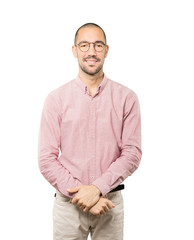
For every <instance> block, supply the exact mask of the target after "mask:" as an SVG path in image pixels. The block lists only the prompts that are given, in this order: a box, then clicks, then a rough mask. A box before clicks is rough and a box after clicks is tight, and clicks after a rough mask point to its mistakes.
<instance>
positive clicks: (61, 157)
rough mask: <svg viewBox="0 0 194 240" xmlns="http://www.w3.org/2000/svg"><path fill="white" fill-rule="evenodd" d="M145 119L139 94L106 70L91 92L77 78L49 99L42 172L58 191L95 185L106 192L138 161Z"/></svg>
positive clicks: (41, 141) (43, 124)
mask: <svg viewBox="0 0 194 240" xmlns="http://www.w3.org/2000/svg"><path fill="white" fill-rule="evenodd" d="M141 155H142V152H141V119H140V109H139V102H138V98H137V96H136V94H135V93H134V92H133V91H132V90H130V89H129V88H128V87H126V86H123V85H121V84H120V83H117V82H115V81H112V80H110V79H108V78H107V77H106V76H105V75H104V78H103V81H102V82H101V84H100V85H99V86H98V89H97V92H96V94H95V95H94V96H91V95H90V93H89V89H88V87H87V85H85V84H84V82H82V81H81V80H80V78H79V77H78V76H77V77H76V79H74V80H72V81H70V82H68V83H66V84H64V85H63V86H61V87H59V88H57V89H56V90H54V91H52V92H51V93H50V94H49V95H48V96H47V98H46V100H45V103H44V107H43V111H42V118H41V124H40V132H39V144H38V158H39V167H40V171H41V173H42V174H43V176H44V177H45V178H46V179H47V180H48V182H50V184H52V185H53V186H54V187H55V188H56V189H57V190H59V191H60V192H61V193H63V194H64V195H66V196H68V197H71V198H72V196H71V195H69V193H68V192H67V191H66V189H68V188H73V187H76V186H80V185H90V184H93V185H95V186H97V187H98V188H99V189H100V191H101V193H102V195H103V196H104V195H105V194H106V193H108V192H109V191H111V190H112V189H114V188H115V187H117V186H118V185H119V184H120V183H121V182H123V181H124V179H126V178H127V177H128V176H130V175H131V174H132V173H133V172H134V171H135V170H136V169H137V167H138V166H139V163H140V159H141Z"/></svg>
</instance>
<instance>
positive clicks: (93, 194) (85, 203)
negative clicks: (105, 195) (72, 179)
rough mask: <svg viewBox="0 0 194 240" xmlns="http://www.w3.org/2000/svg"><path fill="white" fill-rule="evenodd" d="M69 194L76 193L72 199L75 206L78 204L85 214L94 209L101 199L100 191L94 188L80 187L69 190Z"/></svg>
mask: <svg viewBox="0 0 194 240" xmlns="http://www.w3.org/2000/svg"><path fill="white" fill-rule="evenodd" d="M67 191H68V192H69V193H76V192H77V194H76V196H75V197H74V198H73V199H72V203H73V204H77V205H78V207H80V208H81V209H82V210H83V211H84V212H88V210H89V209H90V208H91V207H93V206H94V205H95V204H96V203H97V202H98V200H99V199H100V190H99V189H98V188H97V187H96V186H94V185H90V186H79V187H76V188H71V189H67Z"/></svg>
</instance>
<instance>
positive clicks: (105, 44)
mask: <svg viewBox="0 0 194 240" xmlns="http://www.w3.org/2000/svg"><path fill="white" fill-rule="evenodd" d="M80 43H88V41H81V42H79V43H78V44H80ZM94 43H102V44H104V45H106V44H105V43H104V42H103V41H100V40H98V41H95V42H94Z"/></svg>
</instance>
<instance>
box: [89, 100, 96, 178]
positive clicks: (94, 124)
mask: <svg viewBox="0 0 194 240" xmlns="http://www.w3.org/2000/svg"><path fill="white" fill-rule="evenodd" d="M95 119H96V117H95V101H94V98H92V99H91V116H90V120H91V153H90V154H91V155H90V156H91V175H90V180H91V182H92V181H93V180H94V176H95V168H96V164H95V150H96V149H95V130H96V120H95Z"/></svg>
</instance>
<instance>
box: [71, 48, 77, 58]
mask: <svg viewBox="0 0 194 240" xmlns="http://www.w3.org/2000/svg"><path fill="white" fill-rule="evenodd" d="M72 53H73V56H74V58H77V49H76V46H74V45H73V46H72Z"/></svg>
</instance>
